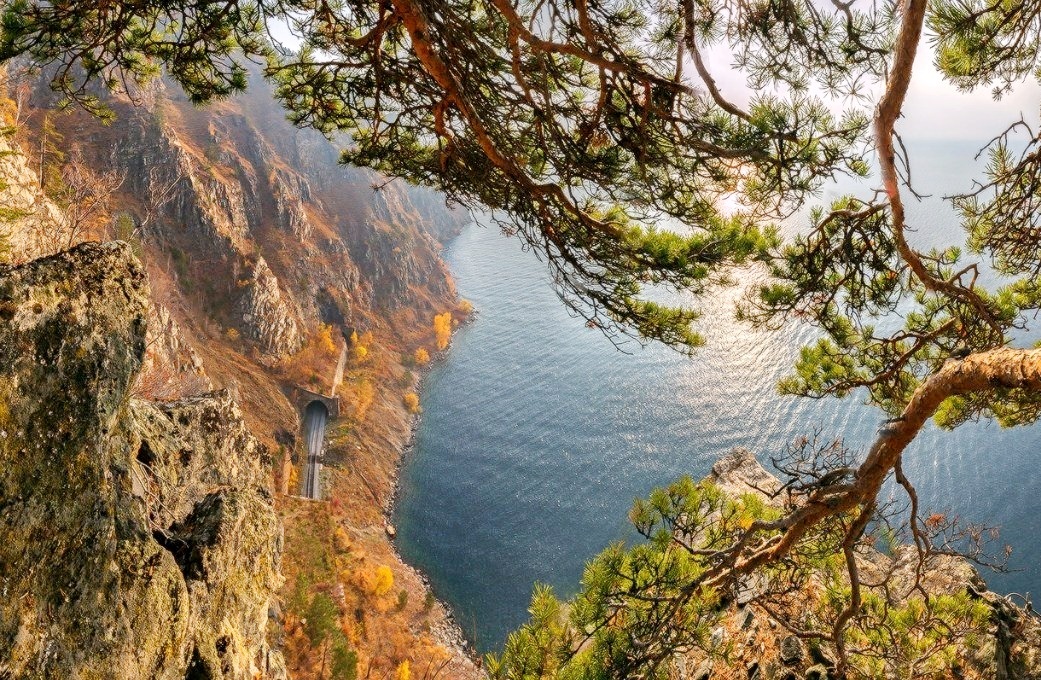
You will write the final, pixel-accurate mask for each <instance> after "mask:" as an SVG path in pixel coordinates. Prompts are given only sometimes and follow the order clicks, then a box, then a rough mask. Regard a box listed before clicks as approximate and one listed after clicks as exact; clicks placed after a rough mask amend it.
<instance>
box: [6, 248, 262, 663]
mask: <svg viewBox="0 0 1041 680" xmlns="http://www.w3.org/2000/svg"><path fill="white" fill-rule="evenodd" d="M147 310H148V299H147V287H146V283H145V277H144V273H143V271H142V269H141V267H140V265H139V264H138V262H137V260H136V259H135V258H134V255H133V253H132V252H131V250H130V248H129V247H128V246H126V245H125V244H118V243H114V244H85V245H82V246H79V247H77V248H74V249H72V250H70V251H68V252H65V253H62V254H59V255H56V256H53V257H49V258H45V259H41V260H37V261H34V262H31V263H28V264H26V265H23V266H20V267H15V268H12V267H0V536H2V537H3V540H2V541H0V676H3V677H11V678H61V679H65V678H83V679H88V678H128V679H129V678H135V679H136V678H184V677H185V676H186V674H187V672H188V669H189V666H190V664H191V662H192V660H193V659H198V658H202V659H205V660H207V662H208V664H207V668H206V671H207V674H206V675H205V676H200V677H211V678H253V677H257V676H258V674H259V673H260V671H261V670H262V669H263V668H265V667H268V666H269V665H270V666H273V667H275V668H281V667H282V665H281V663H280V662H276V663H273V664H269V663H268V656H269V650H268V649H267V645H266V642H265V639H264V622H265V617H266V614H267V610H268V604H269V601H270V598H271V597H272V596H273V593H274V591H275V589H276V588H277V587H278V585H279V583H280V579H281V577H280V573H279V560H280V556H281V546H282V536H281V529H280V526H279V523H278V520H277V517H276V516H275V514H274V511H273V509H272V504H271V499H270V497H269V496H268V495H267V493H266V491H265V490H264V488H263V473H262V470H263V459H264V455H265V454H264V451H263V449H262V447H261V446H259V445H258V444H257V442H256V441H255V440H254V439H253V437H252V436H251V435H250V434H249V432H248V431H247V430H246V428H245V426H244V424H243V422H242V417H241V413H239V411H238V408H237V406H236V405H235V403H234V400H233V399H232V398H231V395H229V394H228V393H226V392H218V393H213V394H210V395H204V396H201V397H196V398H194V399H190V400H185V401H181V402H175V403H171V404H148V403H145V402H141V401H137V400H133V399H132V398H131V397H130V387H131V385H132V384H133V381H134V379H135V378H136V375H137V372H138V370H139V368H140V365H141V360H142V356H143V354H144V349H145V325H146V318H147ZM171 536H177V537H178V540H179V541H180V543H179V544H178V545H180V546H181V547H180V548H179V549H180V550H188V551H189V552H193V554H195V555H197V560H198V563H199V567H198V568H196V569H194V571H189V570H187V569H186V568H185V564H184V563H182V562H179V560H178V551H177V550H173V549H171V545H172V543H171V540H170V538H171Z"/></svg>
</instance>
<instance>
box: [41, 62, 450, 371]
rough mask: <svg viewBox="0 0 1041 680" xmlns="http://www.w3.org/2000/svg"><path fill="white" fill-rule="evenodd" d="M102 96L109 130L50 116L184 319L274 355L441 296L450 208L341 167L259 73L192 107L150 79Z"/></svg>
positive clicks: (330, 148) (445, 287) (441, 303)
mask: <svg viewBox="0 0 1041 680" xmlns="http://www.w3.org/2000/svg"><path fill="white" fill-rule="evenodd" d="M40 99H41V100H45V99H46V95H44V94H41V95H40ZM109 103H110V105H111V106H112V107H113V108H114V109H115V111H116V113H117V116H118V119H119V123H118V129H115V127H116V126H113V127H105V126H102V125H100V124H98V123H97V122H96V121H94V120H92V119H90V118H89V117H88V116H86V115H85V114H82V113H75V114H73V115H71V116H67V117H66V116H63V117H60V118H58V119H56V120H57V121H58V125H59V127H60V129H61V130H62V131H63V132H64V135H65V139H66V140H71V139H73V138H75V140H76V143H77V145H78V147H79V149H80V150H81V152H82V153H83V154H84V156H85V157H86V158H87V159H88V161H89V163H90V164H91V166H92V167H94V168H97V169H103V170H107V171H111V172H115V173H117V174H118V175H119V176H121V177H124V178H125V179H124V182H123V184H122V186H121V187H120V189H119V192H118V193H119V199H118V200H117V201H115V203H117V204H121V205H124V206H128V207H129V209H128V210H127V212H128V213H129V214H130V215H131V216H132V217H133V219H134V221H135V222H136V223H137V224H138V226H139V230H138V234H139V237H140V239H141V242H142V244H143V246H144V247H145V248H146V249H147V250H148V251H149V254H150V255H151V257H150V258H149V259H150V264H149V268H150V271H151V270H152V269H153V268H155V267H162V268H164V269H165V270H167V271H168V273H169V275H170V276H171V278H172V279H173V280H174V283H175V285H174V286H173V287H172V289H171V290H172V291H177V292H179V293H180V294H182V295H181V296H182V297H183V298H184V299H185V300H187V301H190V302H191V305H192V307H193V309H192V310H191V311H190V312H189V313H188V316H191V317H194V318H195V319H196V320H197V321H198V320H203V319H205V320H206V321H207V322H210V323H214V324H217V325H218V326H220V327H221V328H223V329H234V330H235V332H236V334H237V335H238V336H241V337H242V338H244V339H245V340H246V341H247V342H249V343H251V345H252V347H254V348H255V349H256V350H257V351H258V352H260V353H261V354H263V355H264V356H265V357H267V359H268V360H269V361H274V360H278V359H280V358H284V357H287V356H289V355H291V354H293V353H294V352H296V351H297V350H298V349H300V347H301V345H302V344H303V341H304V338H305V337H306V336H307V335H308V333H309V332H310V331H312V330H313V329H314V328H315V327H316V326H317V324H319V323H331V324H334V325H339V326H342V327H343V328H345V329H346V328H356V327H363V328H367V327H371V326H374V325H379V324H383V323H385V322H386V320H387V319H388V318H389V317H393V316H394V315H396V314H398V313H400V312H409V313H420V314H423V315H424V316H427V315H429V316H432V315H433V314H435V313H437V312H439V311H441V310H442V309H443V308H444V307H445V306H447V305H448V304H451V302H452V301H453V300H454V296H455V291H454V288H453V286H452V283H451V279H450V277H449V276H448V273H447V270H446V269H445V267H444V265H443V263H442V262H441V260H440V257H439V250H440V243H439V242H438V240H437V239H438V238H440V237H445V236H446V235H447V234H449V233H451V232H452V231H453V230H457V229H458V228H459V227H460V225H461V224H462V223H463V215H462V214H461V213H459V212H453V211H450V210H448V209H447V208H446V207H445V206H444V204H443V200H439V199H437V198H436V197H435V196H434V194H432V193H429V192H424V191H422V190H419V189H415V188H409V187H406V186H404V185H402V184H401V183H399V182H391V183H389V184H388V183H386V182H385V180H380V179H379V178H377V176H375V175H374V174H373V173H371V172H368V171H365V170H361V169H356V168H347V167H344V166H341V165H340V164H339V162H338V151H337V149H336V147H335V145H334V144H332V143H331V142H330V141H329V140H327V139H325V138H324V137H323V136H321V135H320V134H318V133H316V132H314V131H310V130H298V129H296V128H294V127H293V126H292V125H290V124H289V123H288V122H287V121H286V120H285V116H284V112H283V111H282V110H281V109H280V108H279V106H278V105H277V103H276V102H275V101H274V100H273V98H272V97H271V94H270V90H269V88H268V86H267V85H266V83H264V82H263V81H262V80H260V79H255V80H254V82H252V83H251V89H250V91H249V93H248V94H246V95H243V96H242V97H237V98H235V99H233V100H230V101H227V102H222V103H219V104H216V105H214V106H212V107H208V108H206V109H198V108H196V107H194V106H192V105H191V104H190V103H189V102H188V101H187V100H186V99H185V98H184V96H183V95H181V94H180V93H179V92H178V91H176V90H174V89H167V88H165V87H164V86H162V85H159V86H157V87H156V89H155V90H154V91H153V92H152V93H150V95H149V96H148V97H147V103H146V104H145V105H143V106H131V105H129V104H128V103H125V102H121V101H120V100H118V99H112V100H110V102H109ZM374 187H375V188H374ZM417 204H418V205H419V206H421V208H420V207H417ZM161 301H162V302H164V303H167V302H168V301H167V300H161ZM169 306H170V307H171V308H176V307H177V306H178V305H176V304H174V303H173V302H170V305H169ZM182 316H184V315H182Z"/></svg>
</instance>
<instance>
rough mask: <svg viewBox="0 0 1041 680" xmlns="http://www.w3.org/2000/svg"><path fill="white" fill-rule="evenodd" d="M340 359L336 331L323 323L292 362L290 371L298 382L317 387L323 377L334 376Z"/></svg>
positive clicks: (289, 367)
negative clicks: (309, 383)
mask: <svg viewBox="0 0 1041 680" xmlns="http://www.w3.org/2000/svg"><path fill="white" fill-rule="evenodd" d="M339 358H340V352H339V350H338V349H337V347H336V339H335V331H334V330H333V327H332V326H330V325H328V324H324V323H323V324H321V325H319V326H318V329H317V330H316V331H315V332H314V333H312V334H311V336H310V337H309V338H308V339H307V342H306V343H305V344H304V346H303V347H302V348H300V351H299V352H297V353H296V354H295V355H294V356H293V358H292V359H291V360H290V363H289V366H288V370H289V373H290V375H291V376H293V377H294V378H295V379H296V380H307V381H308V382H311V383H312V384H316V385H317V384H318V383H320V382H321V376H325V375H329V376H331V375H332V372H333V367H334V366H336V362H337V361H338V360H339Z"/></svg>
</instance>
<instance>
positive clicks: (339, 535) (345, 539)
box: [333, 527, 351, 552]
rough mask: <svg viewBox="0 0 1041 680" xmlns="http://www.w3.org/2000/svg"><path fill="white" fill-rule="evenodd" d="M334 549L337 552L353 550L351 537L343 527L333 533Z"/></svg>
mask: <svg viewBox="0 0 1041 680" xmlns="http://www.w3.org/2000/svg"><path fill="white" fill-rule="evenodd" d="M333 547H334V548H336V551H337V552H347V551H348V550H350V549H351V537H350V536H348V535H347V531H346V530H345V529H344V528H343V527H336V531H334V532H333Z"/></svg>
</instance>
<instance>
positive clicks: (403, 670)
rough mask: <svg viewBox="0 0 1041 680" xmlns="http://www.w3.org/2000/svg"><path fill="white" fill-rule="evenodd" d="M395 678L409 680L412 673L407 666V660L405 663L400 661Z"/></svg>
mask: <svg viewBox="0 0 1041 680" xmlns="http://www.w3.org/2000/svg"><path fill="white" fill-rule="evenodd" d="M395 677H396V678H397V680H411V678H412V671H411V669H410V668H409V666H408V660H407V659H406V660H405V661H402V662H401V664H400V665H399V666H398V672H397V674H396V675H395Z"/></svg>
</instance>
